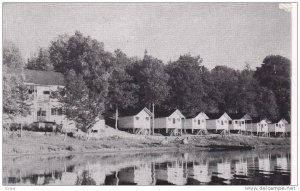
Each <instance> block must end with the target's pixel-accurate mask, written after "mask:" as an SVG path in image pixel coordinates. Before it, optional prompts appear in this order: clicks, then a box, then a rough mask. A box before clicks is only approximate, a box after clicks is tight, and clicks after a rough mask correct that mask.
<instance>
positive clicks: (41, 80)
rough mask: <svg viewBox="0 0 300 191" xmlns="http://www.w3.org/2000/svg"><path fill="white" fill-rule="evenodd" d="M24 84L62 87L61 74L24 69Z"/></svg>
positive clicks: (62, 77) (62, 79)
mask: <svg viewBox="0 0 300 191" xmlns="http://www.w3.org/2000/svg"><path fill="white" fill-rule="evenodd" d="M24 75H25V83H32V84H39V85H57V86H64V85H65V83H64V76H63V74H62V73H59V72H53V71H38V70H28V69H24Z"/></svg>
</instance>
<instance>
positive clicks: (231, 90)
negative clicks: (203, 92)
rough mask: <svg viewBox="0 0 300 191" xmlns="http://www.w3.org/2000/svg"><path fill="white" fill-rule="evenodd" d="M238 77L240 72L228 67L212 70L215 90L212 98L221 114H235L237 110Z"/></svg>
mask: <svg viewBox="0 0 300 191" xmlns="http://www.w3.org/2000/svg"><path fill="white" fill-rule="evenodd" d="M238 76H239V73H238V71H235V70H234V69H232V68H229V67H226V66H216V67H215V68H214V69H212V71H211V80H212V84H213V89H212V91H211V92H210V97H211V99H212V100H213V101H214V102H215V105H216V106H217V107H218V110H219V112H235V111H236V110H237V101H236V95H237V93H238V92H239V86H238Z"/></svg>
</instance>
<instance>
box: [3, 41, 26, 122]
mask: <svg viewBox="0 0 300 191" xmlns="http://www.w3.org/2000/svg"><path fill="white" fill-rule="evenodd" d="M23 67H24V62H23V59H22V56H21V53H20V51H19V49H18V48H17V47H16V46H15V45H14V44H12V43H11V42H6V43H4V46H3V114H4V115H3V117H4V121H6V120H8V121H10V120H12V119H14V120H15V121H17V120H18V119H20V118H23V117H25V116H27V115H28V114H29V112H30V99H29V96H28V90H27V87H26V86H25V85H24V73H23Z"/></svg>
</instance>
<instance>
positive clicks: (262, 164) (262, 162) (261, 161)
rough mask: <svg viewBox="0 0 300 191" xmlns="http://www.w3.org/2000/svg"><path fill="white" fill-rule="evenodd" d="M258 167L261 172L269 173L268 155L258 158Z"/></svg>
mask: <svg viewBox="0 0 300 191" xmlns="http://www.w3.org/2000/svg"><path fill="white" fill-rule="evenodd" d="M258 169H259V171H260V173H262V174H271V172H270V171H271V157H270V155H266V156H261V157H259V158H258Z"/></svg>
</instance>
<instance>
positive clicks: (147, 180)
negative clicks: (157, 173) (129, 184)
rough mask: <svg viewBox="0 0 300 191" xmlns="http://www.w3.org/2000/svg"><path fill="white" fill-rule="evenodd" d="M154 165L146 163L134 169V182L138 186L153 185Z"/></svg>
mask: <svg viewBox="0 0 300 191" xmlns="http://www.w3.org/2000/svg"><path fill="white" fill-rule="evenodd" d="M152 174H153V172H152V165H151V163H150V164H147V163H144V164H141V165H140V166H137V167H135V168H134V182H135V183H136V184H137V185H153V184H154V182H155V180H154V178H153V175H152Z"/></svg>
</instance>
